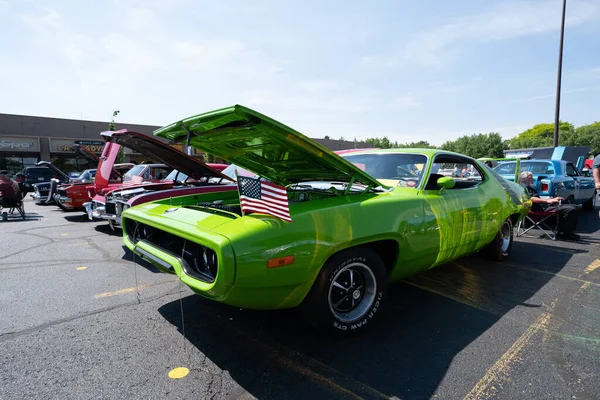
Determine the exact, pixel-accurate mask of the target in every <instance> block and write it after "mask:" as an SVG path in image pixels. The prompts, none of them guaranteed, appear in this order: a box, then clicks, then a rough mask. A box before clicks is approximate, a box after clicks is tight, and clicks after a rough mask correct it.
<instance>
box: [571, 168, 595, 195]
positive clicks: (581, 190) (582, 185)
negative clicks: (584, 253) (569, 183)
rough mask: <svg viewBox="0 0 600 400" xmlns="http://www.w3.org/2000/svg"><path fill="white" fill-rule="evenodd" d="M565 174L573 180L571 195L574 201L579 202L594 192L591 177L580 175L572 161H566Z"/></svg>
mask: <svg viewBox="0 0 600 400" xmlns="http://www.w3.org/2000/svg"><path fill="white" fill-rule="evenodd" d="M565 175H567V176H569V177H570V178H572V179H573V181H574V192H573V196H574V201H575V202H576V203H581V202H583V201H585V200H588V199H589V198H591V197H592V195H593V194H594V181H593V179H591V178H587V177H584V176H581V175H580V174H579V172H577V168H575V165H574V164H573V163H567V165H566V169H565Z"/></svg>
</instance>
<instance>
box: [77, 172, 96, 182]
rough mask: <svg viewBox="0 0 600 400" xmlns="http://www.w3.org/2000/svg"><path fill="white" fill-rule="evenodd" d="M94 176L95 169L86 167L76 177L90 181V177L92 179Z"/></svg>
mask: <svg viewBox="0 0 600 400" xmlns="http://www.w3.org/2000/svg"><path fill="white" fill-rule="evenodd" d="M95 176H96V170H95V169H88V170H86V171H83V173H82V174H81V175H79V177H78V178H77V179H80V180H82V181H91V180H92V179H94V177H95Z"/></svg>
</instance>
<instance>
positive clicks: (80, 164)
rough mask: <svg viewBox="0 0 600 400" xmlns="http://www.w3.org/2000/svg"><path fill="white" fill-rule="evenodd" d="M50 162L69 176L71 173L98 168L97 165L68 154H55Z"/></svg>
mask: <svg viewBox="0 0 600 400" xmlns="http://www.w3.org/2000/svg"><path fill="white" fill-rule="evenodd" d="M50 162H51V163H52V164H54V165H55V166H56V167H57V168H58V169H60V170H61V171H63V172H64V173H67V174H68V173H69V172H81V171H83V170H86V169H93V168H96V167H97V166H98V165H97V164H93V165H92V163H90V162H88V161H87V160H86V159H85V158H81V157H77V156H72V155H67V154H53V155H52V156H51V158H50Z"/></svg>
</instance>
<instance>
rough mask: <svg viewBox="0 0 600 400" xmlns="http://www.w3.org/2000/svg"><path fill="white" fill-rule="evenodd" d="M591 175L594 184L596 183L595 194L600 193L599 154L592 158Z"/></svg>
mask: <svg viewBox="0 0 600 400" xmlns="http://www.w3.org/2000/svg"><path fill="white" fill-rule="evenodd" d="M592 175H593V176H594V182H595V183H596V193H600V153H598V154H596V155H595V156H594V162H593V164H592Z"/></svg>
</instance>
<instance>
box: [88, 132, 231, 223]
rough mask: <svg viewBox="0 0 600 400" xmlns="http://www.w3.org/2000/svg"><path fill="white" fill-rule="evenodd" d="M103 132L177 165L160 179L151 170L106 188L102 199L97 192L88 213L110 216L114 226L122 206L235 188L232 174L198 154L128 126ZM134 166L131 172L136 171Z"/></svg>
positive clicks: (109, 138) (108, 137)
mask: <svg viewBox="0 0 600 400" xmlns="http://www.w3.org/2000/svg"><path fill="white" fill-rule="evenodd" d="M102 136H103V137H104V139H105V140H106V141H107V142H109V143H117V144H119V145H121V146H124V147H128V148H130V149H132V150H134V151H135V152H138V153H141V154H142V155H144V156H147V157H151V158H152V159H154V160H156V161H160V162H161V163H163V164H164V165H167V166H168V168H169V169H173V168H175V169H173V170H172V171H171V172H170V173H169V174H168V175H166V176H164V179H163V180H162V182H160V183H151V182H148V181H147V179H148V178H149V177H150V176H151V175H152V174H151V171H150V170H148V175H147V176H145V175H143V174H142V178H143V180H142V182H140V183H139V184H132V183H131V182H130V184H127V185H126V186H125V185H124V186H122V187H118V188H113V189H112V190H107V191H106V192H105V193H104V196H103V197H102V198H101V199H96V198H97V197H99V195H96V196H95V197H94V200H92V205H91V207H90V210H89V211H90V212H89V216H90V218H93V217H95V218H102V219H105V220H107V221H108V223H109V225H110V226H111V228H113V229H115V228H120V227H121V212H122V210H123V209H127V208H129V207H131V206H133V205H137V204H143V203H146V202H150V201H157V200H160V199H167V198H171V197H180V196H191V195H195V194H200V193H209V192H216V191H227V190H236V186H235V185H234V181H233V180H232V179H231V177H230V176H228V175H224V174H222V173H221V172H219V171H218V170H216V169H214V168H213V167H212V165H211V164H205V163H203V162H201V161H199V160H198V158H195V157H192V156H189V155H187V154H185V153H183V152H181V151H179V150H177V149H175V148H173V147H172V146H169V145H168V144H166V143H164V142H162V141H160V140H158V139H156V138H154V137H149V136H147V135H144V134H141V133H137V132H131V131H128V130H126V129H123V130H120V131H116V132H102ZM214 166H215V167H216V168H219V169H222V168H223V167H225V166H224V165H222V164H215V165H214ZM137 167H144V165H139V166H136V167H135V168H137ZM135 168H134V169H135ZM134 169H132V170H131V171H130V172H134ZM125 183H127V182H125Z"/></svg>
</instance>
